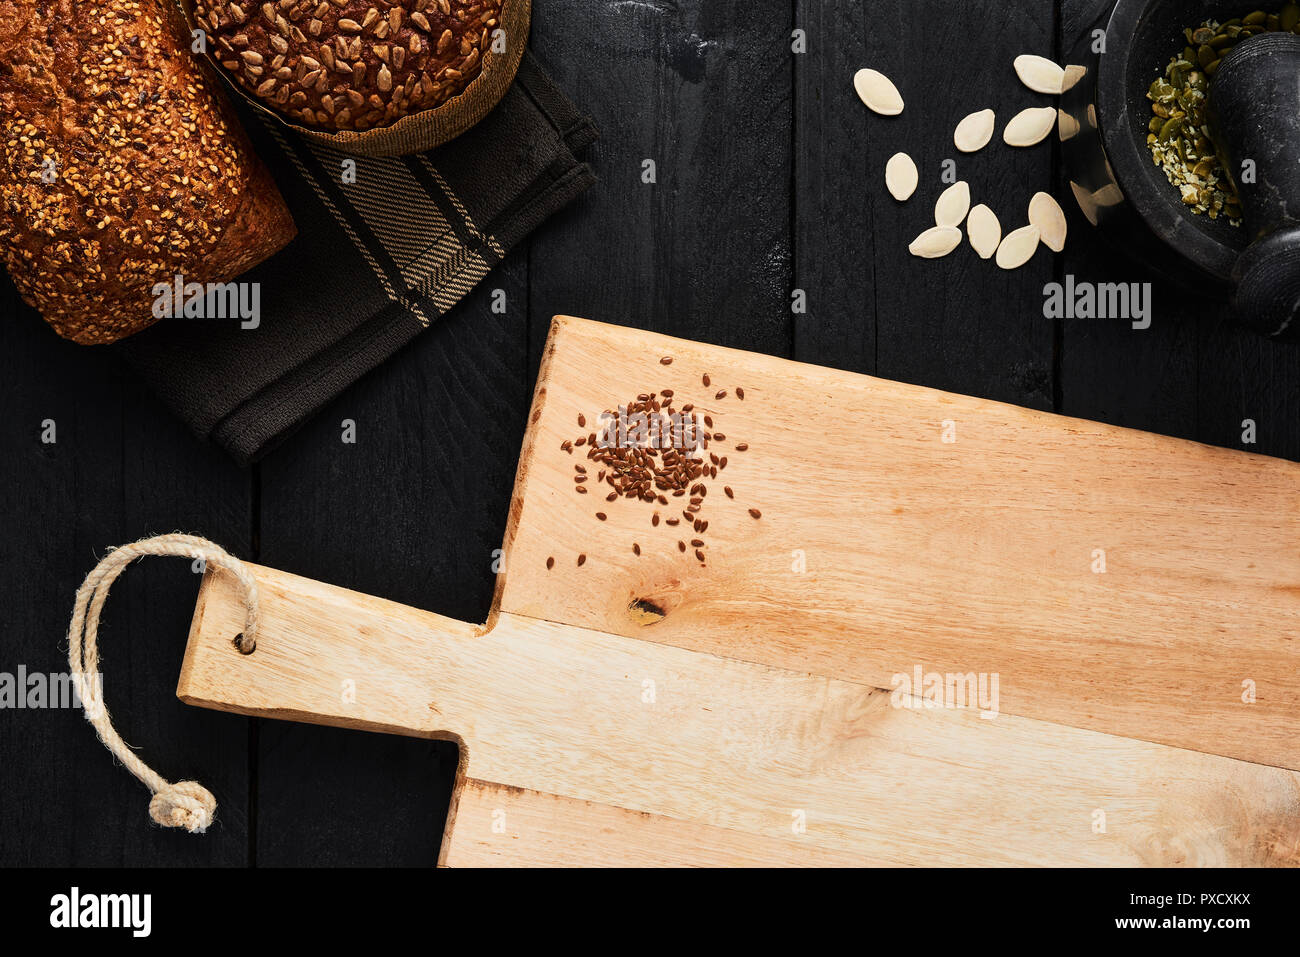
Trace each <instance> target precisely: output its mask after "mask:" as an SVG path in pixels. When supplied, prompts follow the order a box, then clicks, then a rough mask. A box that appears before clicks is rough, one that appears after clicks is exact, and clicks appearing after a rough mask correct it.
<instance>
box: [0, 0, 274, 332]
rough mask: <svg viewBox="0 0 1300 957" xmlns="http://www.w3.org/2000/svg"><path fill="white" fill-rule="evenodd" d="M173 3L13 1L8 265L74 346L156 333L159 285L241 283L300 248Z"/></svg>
mask: <svg viewBox="0 0 1300 957" xmlns="http://www.w3.org/2000/svg"><path fill="white" fill-rule="evenodd" d="M217 83H218V81H217V80H216V78H215V77H212V76H210V75H209V74H208V73H206V72H205V70H204V68H203V67H202V66H201V64H200V62H199V60H198V58H197V57H195V56H193V55H192V54H191V53H190V49H189V34H188V32H187V30H186V27H185V25H184V20H183V17H182V16H181V15H180V13H179V11H178V10H176V8H175V7H174V6H173V4H172V3H170V2H169V0H108V2H105V3H103V4H99V5H87V4H80V3H74V2H73V0H0V114H3V116H4V136H3V154H2V155H0V160H2V162H0V256H3V257H4V260H5V263H6V265H7V267H8V270H9V274H10V276H11V277H12V278H13V280H14V284H15V285H16V286H17V288H18V290H19V292H20V293H21V294H22V296H23V298H24V299H25V300H26V301H27V302H28V303H29V304H30V305H31V306H33V307H34V308H35V309H37V310H38V311H39V312H40V313H41V314H42V315H43V316H44V317H45V319H46V320H47V321H48V322H49V323H50V324H51V325H52V326H53V327H54V328H55V330H56V331H57V332H58V333H59V334H60V335H62V336H64V337H66V338H68V339H72V340H73V341H75V342H80V343H105V342H112V341H114V340H116V339H121V338H123V337H124V336H128V335H131V334H132V333H135V332H138V331H139V330H141V329H143V328H145V327H146V326H148V325H150V324H152V323H153V322H154V321H155V316H154V314H153V308H152V307H153V303H154V299H155V297H154V294H153V288H154V286H155V284H157V283H168V284H170V283H171V282H172V280H173V278H174V277H175V276H176V275H178V274H179V275H182V276H184V277H185V279H186V281H195V282H202V283H206V282H226V281H229V280H231V279H233V278H234V277H235V276H237V275H239V274H240V273H241V272H244V271H245V270H247V269H248V268H250V267H251V266H253V265H255V264H256V263H258V262H260V261H262V260H263V259H265V258H266V257H267V256H269V255H271V254H272V253H274V252H275V251H276V250H278V249H280V248H281V247H283V246H284V245H285V244H286V243H287V242H289V240H290V239H292V238H293V236H294V234H295V230H294V227H293V222H292V218H291V217H290V215H289V212H288V210H287V209H286V208H285V206H284V201H283V199H281V197H280V194H279V191H278V190H277V189H276V188H275V184H274V182H273V181H272V180H271V178H270V176H269V174H268V173H267V172H266V169H265V167H263V166H262V164H261V163H260V162H259V161H258V160H257V158H256V157H255V156H254V154H253V150H252V146H251V144H250V143H249V142H248V139H247V137H246V136H245V135H244V132H243V130H241V129H240V128H239V125H238V122H237V121H236V119H235V118H234V115H233V113H232V112H231V111H230V108H229V106H228V104H226V102H225V100H224V99H223V98H222V95H221V93H220V91H219V90H217V88H216V86H217Z"/></svg>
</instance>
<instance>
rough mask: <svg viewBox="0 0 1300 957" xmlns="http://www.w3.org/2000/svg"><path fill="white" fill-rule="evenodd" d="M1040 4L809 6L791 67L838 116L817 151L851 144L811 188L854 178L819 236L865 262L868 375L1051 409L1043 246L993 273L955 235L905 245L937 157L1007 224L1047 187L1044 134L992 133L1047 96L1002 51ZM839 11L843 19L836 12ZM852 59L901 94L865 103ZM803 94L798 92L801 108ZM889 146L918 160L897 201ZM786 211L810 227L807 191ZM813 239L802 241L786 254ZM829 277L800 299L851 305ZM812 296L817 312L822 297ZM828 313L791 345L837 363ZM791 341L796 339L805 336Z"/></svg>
mask: <svg viewBox="0 0 1300 957" xmlns="http://www.w3.org/2000/svg"><path fill="white" fill-rule="evenodd" d="M821 6H822V4H820V3H819V2H816V0H813V2H807V0H805V2H803V3H802V4H801V5H800V6H799V7H798V8H797V9H798V10H799V13H800V15H801V16H807V17H812V16H813V13H812V12H811V11H812V8H814V7H821ZM855 7H856V9H855ZM1053 14H1054V4H1050V3H1010V4H1009V3H1006V2H1004V0H973V2H967V3H962V4H959V5H954V4H952V3H951V2H946V0H875V2H872V3H871V4H867V5H862V4H858V5H854V4H850V3H847V2H845V3H838V4H826V5H825V11H824V12H823V13H821V14H820V17H821V18H822V21H821V25H820V27H819V33H818V35H810V37H809V42H810V44H811V45H812V48H811V49H812V52H810V54H809V55H808V56H806V57H804V58H802V59H799V60H798V61H797V62H798V67H797V69H798V70H808V71H812V72H813V73H819V74H820V76H819V79H818V82H819V84H820V87H821V88H822V90H823V91H824V95H825V96H827V97H828V98H829V100H830V102H831V104H832V105H833V108H835V109H838V111H839V112H840V115H841V120H840V126H839V128H838V129H834V128H832V129H831V130H830V136H831V140H830V146H829V147H828V148H829V149H830V150H831V151H832V153H831V155H832V156H835V155H846V154H849V153H851V152H852V151H854V150H855V149H856V150H857V152H858V153H859V154H860V156H861V157H862V159H860V160H858V161H857V162H852V161H846V162H845V164H844V165H843V166H842V167H841V172H840V174H839V175H838V176H837V177H836V178H835V179H833V180H832V181H831V183H832V184H833V185H825V184H823V186H822V187H821V188H822V190H823V191H824V192H827V193H828V194H829V195H834V194H835V193H836V192H838V193H839V194H841V195H848V194H849V193H851V192H861V193H864V194H865V195H866V196H867V197H868V200H867V201H868V202H869V203H870V215H869V218H868V219H867V220H865V221H861V222H859V223H858V224H857V225H856V226H852V225H850V226H849V231H848V232H846V233H830V234H829V235H828V237H827V242H828V243H841V244H843V245H844V246H845V247H846V249H847V250H849V251H851V252H853V253H856V254H857V255H858V257H859V262H860V264H859V265H858V266H857V267H856V268H857V270H860V271H863V272H867V271H869V272H870V273H871V274H872V276H873V277H874V278H873V280H872V284H871V305H872V308H873V309H874V312H875V329H876V342H875V349H874V352H875V365H874V367H873V368H872V369H871V370H870V371H872V372H873V373H874V374H876V375H880V376H884V377H886V378H889V379H896V380H899V381H902V382H914V383H918V384H921V385H927V386H931V387H933V388H937V389H947V390H950V391H953V392H960V393H965V394H970V395H978V396H981V397H985V398H991V399H998V400H1000V401H1004V402H1014V403H1016V404H1018V405H1025V406H1030V407H1033V408H1039V409H1049V408H1051V403H1052V387H1053V352H1054V331H1053V328H1052V324H1051V322H1049V321H1047V320H1045V319H1043V316H1042V287H1043V285H1044V283H1046V282H1049V281H1050V280H1051V278H1052V276H1053V269H1054V267H1053V259H1052V254H1051V253H1050V251H1048V250H1047V249H1045V248H1040V249H1039V250H1038V252H1037V253H1036V254H1035V256H1034V258H1033V259H1032V260H1031V261H1030V262H1029V263H1028V264H1027V265H1026V266H1024V267H1022V268H1021V269H1018V270H1015V271H1012V272H1008V271H1005V270H1001V269H999V268H997V266H996V265H995V264H994V263H993V262H991V261H986V260H981V259H980V258H979V257H978V256H977V255H976V254H975V252H974V251H973V250H972V249H971V248H970V245H969V243H965V242H963V244H962V245H961V246H960V247H959V248H958V249H957V250H956V251H954V252H953V253H952V254H950V255H949V256H947V257H944V258H943V259H938V260H925V259H918V258H916V257H914V256H912V255H911V254H910V253H909V252H908V249H907V247H908V244H909V243H910V242H911V241H912V239H914V238H915V237H916V236H917V235H918V234H920V233H921V232H922V231H923V230H925V229H926V228H927V227H929V226H931V225H933V223H934V217H933V209H934V203H935V200H936V199H937V198H938V196H939V194H940V193H941V192H942V191H943V190H944V189H945V188H946V187H947V185H948V183H946V182H944V181H943V180H942V179H941V174H942V171H943V163H944V161H945V160H953V161H954V162H955V163H956V175H957V178H959V179H964V180H967V181H968V182H969V183H970V188H971V201H972V203H985V204H987V205H988V206H989V207H990V208H992V209H993V210H994V212H995V213H996V214H997V216H998V218H999V220H1000V221H1001V222H1002V224H1003V228H1004V230H1007V231H1009V230H1010V229H1014V228H1016V227H1017V226H1020V225H1024V224H1025V223H1026V222H1027V221H1028V204H1029V200H1030V197H1032V196H1033V194H1034V192H1035V191H1037V190H1047V191H1051V189H1052V184H1053V182H1054V180H1053V170H1052V149H1051V147H1050V146H1049V145H1047V144H1041V145H1039V146H1036V147H1034V148H1031V149H1014V148H1012V147H1008V146H1005V145H1004V144H1003V143H1002V142H1001V133H1002V127H1003V125H1005V123H1006V121H1007V120H1009V119H1010V118H1011V117H1012V116H1014V115H1015V114H1016V113H1017V112H1019V111H1020V110H1022V109H1024V108H1025V107H1027V106H1048V105H1053V103H1054V100H1053V98H1052V97H1048V96H1044V95H1040V94H1036V93H1032V92H1031V91H1029V90H1027V89H1025V88H1024V86H1023V85H1022V84H1021V83H1020V81H1019V80H1018V78H1017V77H1016V74H1015V71H1014V69H1013V66H1012V61H1013V60H1014V59H1015V57H1016V56H1018V55H1019V54H1022V53H1040V54H1043V55H1047V56H1050V55H1051V52H1052V43H1053V36H1054V24H1053ZM810 22H816V21H812V20H810ZM841 23H842V24H843V25H844V26H843V32H840V29H839V28H838V27H837V24H841ZM976 51H977V52H976ZM863 66H871V67H873V68H875V69H877V70H880V71H882V72H883V73H885V74H886V75H887V76H890V77H892V78H894V79H895V81H896V82H897V83H898V84H899V85H900V92H901V93H902V95H903V99H904V102H905V104H906V105H905V108H904V111H903V113H902V114H901V115H899V116H897V117H883V116H877V115H876V114H874V113H871V112H869V111H868V110H867V108H866V107H865V106H863V105H862V104H861V102H858V101H857V98H856V97H855V96H854V94H853V90H852V77H853V73H854V72H855V71H856V70H857V69H858V68H859V67H863ZM817 108H818V106H817V104H816V103H810V102H809V100H808V98H807V96H805V97H803V98H802V99H801V101H800V116H804V115H806V112H805V111H806V110H812V109H817ZM982 109H992V110H994V111H995V112H996V113H997V118H998V126H997V132H996V134H995V139H994V141H993V142H992V143H991V144H990V145H989V146H988V147H986V148H985V149H984V150H982V151H980V152H979V153H974V154H963V153H959V152H957V150H956V147H955V146H954V145H953V141H952V134H953V130H954V128H955V127H956V125H957V123H958V122H959V121H960V120H961V119H962V118H963V117H964V116H966V115H967V114H969V113H972V112H975V111H976V110H982ZM818 148H819V145H818V144H817V143H815V142H810V143H807V144H805V145H803V146H802V147H801V149H802V150H803V151H805V152H806V151H807V150H809V149H812V150H815V149H818ZM898 151H903V152H906V153H908V154H909V155H910V156H911V157H912V159H913V160H914V161H915V162H916V164H917V167H918V170H919V172H920V185H919V186H918V188H917V191H916V193H915V194H914V195H913V196H912V198H911V199H910V200H908V201H907V202H906V203H897V202H895V201H894V200H893V198H892V197H890V196H889V195H888V193H887V192H886V191H885V188H884V169H885V164H886V162H887V161H888V159H889V157H890V156H892V155H893V154H894V153H895V152H898ZM805 182H807V181H805ZM850 202H855V201H854V200H850ZM805 214H806V215H805ZM799 215H800V219H805V218H807V219H808V221H809V223H810V225H809V226H808V227H807V228H811V229H816V228H817V226H816V217H817V216H818V215H819V209H818V208H817V207H816V206H813V207H812V208H807V204H805V205H804V206H801V207H800V214H799ZM819 253H820V247H819V246H817V245H816V244H815V243H814V245H813V246H812V247H811V248H810V249H808V250H807V251H806V252H801V253H800V255H799V261H800V262H801V263H803V262H806V261H807V260H808V258H810V257H816V256H818V255H819ZM845 268H852V267H849V266H846V267H845ZM801 281H803V280H802V279H801ZM858 282H859V283H860V282H861V280H858ZM837 285H838V284H837V283H835V282H834V281H833V279H828V280H827V281H826V282H825V283H823V284H819V285H818V286H815V287H813V288H810V289H809V296H810V301H811V302H813V303H814V304H817V303H818V302H819V298H825V299H829V300H830V303H831V304H834V310H835V311H847V312H849V313H850V314H855V313H857V312H858V310H853V309H852V307H851V306H849V305H847V304H844V305H841V294H840V293H838V292H836V291H835V289H836V287H837ZM817 308H818V309H819V313H818V315H819V316H825V315H826V313H827V311H830V310H827V309H823V308H822V307H821V306H818V307H817ZM595 318H599V317H595ZM830 322H831V323H832V326H831V331H830V332H829V333H828V334H827V335H825V336H823V337H822V344H821V345H820V346H819V345H817V343H816V342H815V341H813V342H809V343H808V345H809V351H804V350H803V349H802V348H801V349H800V351H799V353H798V356H797V357H798V358H800V359H804V360H809V361H815V362H819V363H828V364H832V365H841V364H843V363H842V362H841V360H840V359H838V358H837V357H836V353H837V350H838V349H839V341H840V340H841V339H843V340H844V341H845V342H847V343H848V344H849V345H848V346H847V348H848V349H850V350H854V349H855V348H856V347H854V346H853V345H852V343H853V333H852V331H851V327H849V326H845V325H841V324H840V322H839V321H838V320H836V319H835V318H831V319H830ZM809 325H811V323H809ZM803 328H805V327H804V325H802V324H801V326H800V329H801V330H802V329H803ZM800 341H801V343H804V342H808V337H803V338H801V340H800ZM850 354H853V353H852V351H851V352H850ZM855 371H867V370H866V369H862V368H858V369H856V370H855Z"/></svg>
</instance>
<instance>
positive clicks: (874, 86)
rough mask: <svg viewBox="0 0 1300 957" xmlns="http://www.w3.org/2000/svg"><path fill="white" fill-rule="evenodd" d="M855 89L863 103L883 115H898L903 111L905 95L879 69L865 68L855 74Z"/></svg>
mask: <svg viewBox="0 0 1300 957" xmlns="http://www.w3.org/2000/svg"><path fill="white" fill-rule="evenodd" d="M853 89H855V90H857V93H858V98H859V99H861V100H862V102H863V103H865V104H867V106H868V107H869V108H870V109H872V110H874V111H875V112H877V113H879V114H880V115H881V116H897V115H898V114H899V113H902V112H903V97H902V96H901V95H900V94H899V92H898V87H896V86H894V84H893V83H892V82H890V79H889V77H887V76H885V74H883V73H880V72H879V71H877V70H869V69H865V68H864V69H861V70H859V71H858V72H857V73H855V74H853Z"/></svg>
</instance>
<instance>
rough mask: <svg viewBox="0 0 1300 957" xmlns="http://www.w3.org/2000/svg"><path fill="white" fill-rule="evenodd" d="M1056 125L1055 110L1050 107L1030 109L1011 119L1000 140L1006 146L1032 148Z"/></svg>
mask: <svg viewBox="0 0 1300 957" xmlns="http://www.w3.org/2000/svg"><path fill="white" fill-rule="evenodd" d="M1055 125H1056V110H1055V109H1054V108H1053V107H1050V106H1038V107H1030V108H1029V109H1027V110H1021V111H1020V112H1019V113H1017V114H1016V115H1015V116H1013V117H1012V118H1011V122H1010V123H1008V124H1007V127H1006V129H1004V130H1003V131H1002V140H1003V142H1005V143H1006V144H1007V145H1008V146H1033V145H1034V144H1035V143H1041V142H1042V141H1043V138H1044V137H1045V136H1047V134H1048V133H1050V132H1051V131H1052V127H1053V126H1055Z"/></svg>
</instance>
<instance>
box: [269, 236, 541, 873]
mask: <svg viewBox="0 0 1300 957" xmlns="http://www.w3.org/2000/svg"><path fill="white" fill-rule="evenodd" d="M527 274H528V265H527V257H526V251H525V250H519V251H517V252H516V253H515V254H513V255H512V256H511V257H509V258H508V259H507V260H506V261H505V262H504V263H502V264H501V265H500V266H499V267H498V268H497V269H495V270H493V271H492V272H491V273H490V274H489V275H488V276H487V277H486V278H485V279H484V280H483V282H482V283H481V284H480V285H479V286H478V287H477V288H476V289H475V290H474V291H473V292H472V293H471V294H470V295H469V296H468V297H467V298H466V300H465V301H464V302H462V303H461V304H460V305H459V306H458V307H457V309H456V310H455V311H454V312H453V313H451V314H450V315H448V316H446V317H444V318H443V319H442V320H440V321H439V322H438V323H437V324H435V326H434V327H433V328H432V329H430V330H429V331H428V332H426V333H424V334H423V335H422V336H420V337H419V338H418V339H416V340H415V341H414V342H413V343H412V344H411V345H410V346H409V347H408V348H406V349H405V350H403V351H402V352H401V353H400V354H399V355H396V356H394V357H393V358H392V359H390V360H389V361H388V362H386V363H385V364H384V367H383V369H382V371H381V372H379V373H377V374H376V375H373V376H368V377H366V378H365V379H363V380H362V381H361V382H359V383H358V384H357V385H356V386H354V387H353V388H351V389H349V390H348V391H347V392H346V393H345V394H344V395H343V396H341V397H340V398H339V399H337V400H336V401H335V402H333V403H331V404H330V405H329V406H328V407H327V408H326V409H325V410H323V411H322V412H321V413H320V415H318V416H316V417H315V418H314V419H312V420H311V421H310V422H309V423H307V425H306V426H305V427H304V429H303V431H302V432H301V433H300V434H299V435H298V436H296V437H295V438H293V439H291V440H290V442H289V443H288V444H287V445H286V446H285V447H284V448H283V449H281V450H278V451H277V453H276V454H275V455H274V456H272V457H271V458H270V459H268V460H267V461H266V462H265V463H264V464H263V465H262V467H261V478H262V498H261V502H262V509H263V514H262V522H261V536H260V540H261V551H260V553H259V555H260V558H261V560H264V561H267V562H271V563H273V564H275V565H277V566H279V567H283V568H287V569H290V570H294V571H300V572H302V573H304V574H307V575H311V576H314V577H320V578H325V579H327V580H331V581H338V582H343V583H346V584H347V585H349V586H351V587H354V588H357V589H361V590H364V591H369V592H373V593H375V594H381V595H385V596H388V597H390V598H394V599H398V600H400V601H403V602H405V603H407V604H411V605H415V606H417V607H422V608H434V609H437V610H439V611H443V612H446V613H448V614H452V615H456V616H458V617H463V618H471V619H478V620H482V618H483V617H485V616H486V614H487V612H488V608H489V605H490V603H491V599H492V589H493V586H494V584H495V579H496V575H495V574H494V562H496V561H497V560H498V558H499V554H494V552H495V551H496V550H498V549H500V547H501V539H502V535H503V531H504V526H505V521H506V516H507V513H508V511H509V500H510V483H511V476H512V475H513V472H514V467H515V464H516V456H517V452H518V449H519V443H520V439H521V436H522V434H523V428H524V425H525V423H526V421H527V407H528V401H529V390H528V383H527V370H526V368H525V365H526V351H525V350H526V338H525V324H526V311H527ZM496 289H500V290H502V293H503V296H504V302H505V306H506V309H505V312H504V313H502V312H494V311H493V310H492V303H493V299H494V295H493V291H494V290H496ZM344 419H352V420H353V421H354V422H355V423H356V439H357V441H356V444H355V445H351V444H344V443H343V442H342V435H343V429H342V421H343V420H344ZM340 693H341V691H340ZM259 735H260V737H259V755H260V758H261V759H260V761H259V766H258V782H257V787H258V794H259V827H258V858H257V860H258V863H259V864H263V865H273V866H296V865H299V866H300V865H304V864H316V863H321V862H327V863H331V864H346V865H351V866H368V865H380V864H383V865H409V866H430V865H432V864H433V863H434V862H435V861H436V859H437V848H438V841H439V838H440V836H441V834H442V828H443V816H444V815H445V813H446V808H447V804H448V801H449V799H450V795H451V787H452V781H453V777H454V774H455V768H456V762H457V754H456V749H455V747H454V746H453V745H451V744H447V743H442V742H439V743H435V744H432V745H431V744H428V743H426V742H418V741H408V740H401V739H395V738H380V739H376V738H367V737H363V736H360V735H350V734H346V733H343V732H339V731H335V730H330V729H322V728H311V727H305V726H300V725H290V724H276V725H270V726H265V727H263V728H261V729H260V731H259ZM322 821H333V822H339V823H340V825H341V826H339V827H338V828H333V827H331V828H330V831H329V833H330V839H329V841H328V842H326V843H327V846H323V845H322V842H321V841H320V840H319V836H320V833H321V830H320V829H321V826H322V825H321V822H322Z"/></svg>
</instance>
